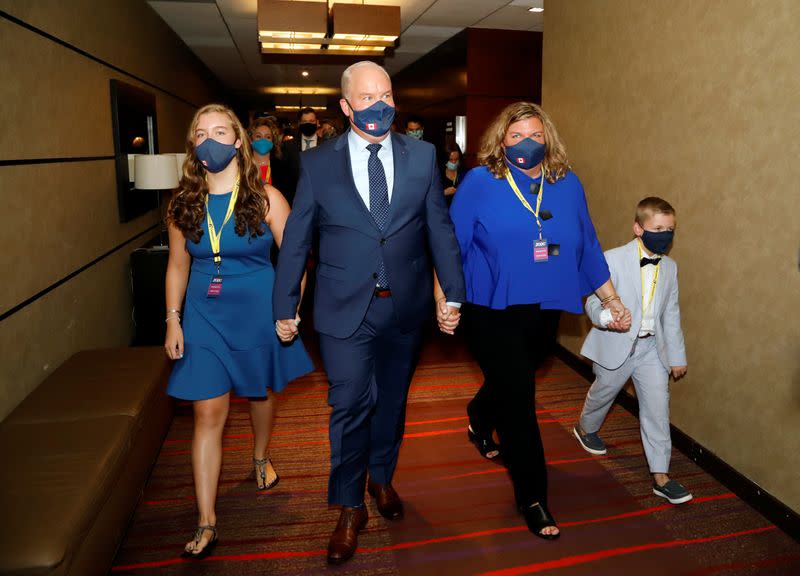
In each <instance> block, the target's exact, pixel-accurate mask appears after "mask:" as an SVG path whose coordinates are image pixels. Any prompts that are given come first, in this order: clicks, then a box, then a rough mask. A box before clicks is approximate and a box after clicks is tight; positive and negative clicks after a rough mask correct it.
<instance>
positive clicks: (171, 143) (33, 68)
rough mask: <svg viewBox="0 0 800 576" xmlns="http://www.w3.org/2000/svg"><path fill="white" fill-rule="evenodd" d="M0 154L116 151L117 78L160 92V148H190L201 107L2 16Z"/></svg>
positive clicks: (31, 155)
mask: <svg viewBox="0 0 800 576" xmlns="http://www.w3.org/2000/svg"><path fill="white" fill-rule="evenodd" d="M0 54H3V60H4V61H5V62H7V66H8V70H9V74H8V76H7V77H6V81H4V82H2V83H0V99H2V102H3V103H4V106H3V107H2V111H0V116H2V120H3V123H4V124H5V125H6V126H8V129H7V130H3V131H0V158H2V159H29V158H68V157H80V156H113V154H114V141H113V129H112V126H111V92H110V90H111V89H110V84H109V81H110V80H111V79H112V78H115V79H117V80H120V81H122V82H126V83H128V84H131V85H133V86H138V87H139V88H142V89H143V90H146V91H148V92H151V93H153V94H154V95H155V96H156V118H157V123H158V139H159V150H160V151H162V152H177V151H179V150H180V151H183V149H184V147H185V145H184V140H185V138H186V129H187V126H188V124H189V121H190V120H191V118H192V114H194V108H193V107H192V106H190V105H188V104H186V103H185V102H182V101H180V100H177V99H176V98H174V97H172V96H170V95H168V94H165V93H163V92H161V91H159V90H156V89H154V88H152V87H150V86H147V85H145V84H142V83H140V82H137V81H136V80H133V79H132V78H129V77H127V76H125V75H122V74H117V73H115V72H114V71H113V70H111V69H110V68H108V67H106V66H103V65H102V64H98V63H96V62H93V61H91V60H89V59H87V58H85V57H83V56H81V55H80V54H77V53H75V52H72V51H70V50H66V49H65V48H63V47H61V46H59V45H58V44H56V43H55V42H52V41H50V40H48V39H46V38H43V37H41V36H39V35H38V34H35V33H33V32H30V31H28V30H26V29H24V28H21V27H19V26H17V25H15V24H12V23H10V22H8V21H6V20H0Z"/></svg>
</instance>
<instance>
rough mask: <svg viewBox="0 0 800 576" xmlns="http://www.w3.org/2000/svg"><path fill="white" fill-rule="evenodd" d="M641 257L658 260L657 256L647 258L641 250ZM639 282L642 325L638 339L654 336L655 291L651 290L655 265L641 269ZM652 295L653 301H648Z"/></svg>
mask: <svg viewBox="0 0 800 576" xmlns="http://www.w3.org/2000/svg"><path fill="white" fill-rule="evenodd" d="M642 256H643V257H645V258H658V257H659V256H658V254H653V255H652V256H648V255H647V254H646V253H645V252H644V250H642ZM641 274H642V278H641V282H642V325H641V326H640V327H639V337H640V338H641V337H642V336H649V335H651V334H655V324H656V317H655V299H656V297H655V290H654V288H653V280H654V279H655V276H656V265H655V264H648V265H647V266H642V267H641ZM651 292H652V294H653V299H652V300H650V293H651ZM645 306H646V308H645Z"/></svg>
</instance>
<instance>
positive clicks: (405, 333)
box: [273, 62, 466, 564]
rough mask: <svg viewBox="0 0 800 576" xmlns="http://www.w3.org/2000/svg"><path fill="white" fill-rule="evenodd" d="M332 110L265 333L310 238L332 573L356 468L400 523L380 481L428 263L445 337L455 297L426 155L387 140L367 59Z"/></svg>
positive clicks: (284, 323)
mask: <svg viewBox="0 0 800 576" xmlns="http://www.w3.org/2000/svg"><path fill="white" fill-rule="evenodd" d="M339 104H340V106H341V108H342V112H344V114H345V115H347V116H348V117H349V119H350V130H349V131H348V132H346V133H345V134H343V135H341V136H339V137H338V138H336V139H334V140H331V141H329V142H326V143H325V144H323V145H322V146H319V147H317V148H313V149H311V150H309V151H308V152H306V153H304V154H303V156H302V158H301V168H300V179H299V182H298V185H297V193H296V195H295V200H294V206H293V210H292V213H291V215H290V216H289V219H288V221H287V223H286V229H285V231H284V234H283V243H282V244H281V250H280V256H279V259H278V267H277V272H276V278H275V288H274V293H273V311H274V315H275V318H277V319H278V321H277V322H276V332H277V333H278V336H279V337H280V338H281V339H282V340H284V341H288V340H291V339H292V338H293V337H294V336H295V335H296V334H297V325H296V321H299V319H297V317H296V313H297V306H298V301H299V298H300V279H301V277H302V275H303V271H304V268H305V263H306V257H307V253H308V250H309V248H310V246H311V242H312V237H313V234H314V231H315V230H317V231H318V232H319V264H318V267H317V280H316V289H315V297H314V326H315V328H316V330H317V331H318V332H319V333H320V352H321V354H322V361H323V363H324V365H325V369H326V371H327V374H328V380H329V389H328V403H329V404H330V405H331V407H332V409H333V410H332V412H331V417H330V443H331V472H330V480H329V485H328V501H329V503H330V504H332V505H340V506H341V507H342V511H341V514H340V516H339V522H338V524H337V526H336V529H335V530H334V532H333V534H332V536H331V540H330V543H329V545H328V562H330V563H332V564H340V563H342V562H345V561H346V560H348V559H349V558H350V557H351V556H352V555H353V553H354V552H355V550H356V547H357V539H358V532H359V531H360V530H361V529H362V528H363V527H364V526H365V525H366V523H367V511H366V508H365V506H364V485H365V483H366V476H367V471H369V483H368V490H369V493H370V495H371V496H372V498H373V499H374V500H375V502H376V504H377V507H378V511H379V512H380V513H381V515H383V516H384V517H386V518H389V519H397V518H400V517H401V516H402V514H403V505H402V501H401V500H400V497H399V496H398V495H397V492H396V491H395V490H394V488H393V487H392V484H391V481H392V476H393V474H394V470H395V466H396V464H397V455H398V451H399V448H400V442H401V440H402V437H403V429H404V425H405V407H406V397H407V395H408V386H409V384H410V382H411V377H412V375H413V373H414V367H415V364H416V359H417V354H418V351H419V345H420V341H421V336H422V325H423V323H424V321H425V319H426V318H427V317H428V315H429V314H430V312H431V307H432V304H433V301H432V300H433V299H432V297H431V294H432V291H433V287H434V279H433V270H432V266H431V264H433V267H434V268H435V269H436V274H437V277H438V283H439V284H440V286H441V290H439V287H438V285H437V294H438V295H439V297H438V298H437V305H436V315H437V320H438V321H439V326H440V329H441V330H442V331H444V332H448V333H452V330H453V329H455V327H456V325H457V324H458V319H459V311H458V308H459V306H460V303H461V302H463V301H464V299H465V297H466V295H465V288H464V278H463V274H462V271H461V255H460V253H459V248H458V244H457V242H456V239H455V236H454V233H453V226H452V223H451V222H450V217H449V215H448V213H447V209H446V207H445V202H444V195H443V193H442V187H441V180H440V177H439V172H438V169H437V167H436V152H435V149H434V147H433V146H432V145H431V144H429V143H426V142H421V141H419V140H414V139H412V138H409V137H407V136H405V135H400V134H397V133H390V131H389V128H390V126H391V124H392V120H393V119H394V100H393V97H392V84H391V79H390V78H389V75H388V74H387V73H386V71H385V70H384V69H383V68H382V67H380V66H378V65H377V64H375V63H373V62H359V63H357V64H354V65H352V66H350V67H349V68H348V69H347V70H345V72H344V74H342V99H341V100H340V101H339ZM431 261H432V262H431Z"/></svg>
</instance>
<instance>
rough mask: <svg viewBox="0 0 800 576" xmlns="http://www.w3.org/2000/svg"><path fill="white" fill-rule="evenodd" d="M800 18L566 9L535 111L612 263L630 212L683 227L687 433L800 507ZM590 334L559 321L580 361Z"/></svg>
mask: <svg viewBox="0 0 800 576" xmlns="http://www.w3.org/2000/svg"><path fill="white" fill-rule="evenodd" d="M797 22H800V3H798V2H795V1H793V0H773V1H771V2H767V3H762V2H752V1H746V0H730V1H727V2H693V1H689V0H679V1H677V2H676V1H670V2H667V1H666V0H658V1H653V2H640V1H639V0H616V1H613V2H602V3H599V2H597V3H593V2H581V1H577V0H571V1H570V0H562V1H560V2H551V3H548V6H547V22H546V23H547V33H546V34H545V37H544V66H543V67H544V78H543V104H544V107H545V109H546V110H548V111H549V112H550V113H551V114H552V116H553V118H554V120H555V122H556V125H557V126H558V128H559V131H560V133H561V135H562V137H563V138H564V140H565V141H566V144H567V148H568V150H569V153H570V158H571V161H572V164H573V167H574V168H575V170H576V172H577V173H578V175H579V176H580V177H581V179H582V180H583V182H584V185H585V187H586V193H587V197H588V200H589V206H590V210H591V213H592V216H593V219H594V222H595V225H596V227H597V230H598V234H599V236H600V240H601V243H602V244H603V246H604V248H612V247H614V246H617V245H619V244H622V243H624V242H626V241H627V240H628V239H629V238H630V237H631V234H632V233H631V222H632V215H633V210H634V206H635V204H636V202H637V201H638V200H639V199H640V198H642V197H643V196H646V195H659V196H662V197H665V198H666V199H668V200H669V201H670V202H672V203H673V204H674V205H675V207H676V209H677V212H678V229H677V235H676V240H675V247H674V249H673V251H672V253H671V255H672V256H673V257H674V258H675V259H676V260H677V261H678V264H679V271H680V272H679V274H680V286H681V311H682V315H683V328H684V332H685V335H686V343H687V353H688V357H689V375H688V376H687V377H686V378H685V379H684V380H681V381H680V382H678V383H675V384H673V385H672V389H671V390H672V391H671V394H672V420H673V423H674V424H676V425H677V426H678V427H679V428H681V429H682V430H684V431H685V432H687V433H688V434H689V435H690V436H692V437H693V438H695V439H696V440H697V441H699V442H700V443H702V444H703V445H705V446H706V447H707V448H708V449H710V450H712V451H713V452H715V453H716V454H718V455H719V456H720V457H722V458H723V459H724V460H726V461H727V462H728V463H729V464H731V465H732V466H734V467H735V468H736V469H738V470H739V471H741V472H742V473H744V474H745V475H747V476H748V477H749V478H751V479H752V480H754V481H755V482H757V483H758V484H760V485H761V486H763V487H764V488H765V489H767V490H769V491H770V492H772V493H773V494H775V495H776V496H777V497H778V498H780V499H781V500H783V501H784V502H785V503H787V504H788V505H789V506H791V507H792V508H794V509H795V510H800V487H799V486H798V484H797V471H798V470H800V441H798V440H797V439H798V438H800V312H798V302H800V274H798V240H800V219H798V217H797V214H798V209H799V208H800V187H798V181H800V163H798V162H797V158H800V107H798V106H797V94H800V75H799V74H797V62H798V61H800V35H798V34H797V32H796V23H797ZM586 329H587V324H586V322H585V320H584V319H580V318H565V319H564V321H563V322H562V330H563V332H564V333H563V334H562V336H561V341H562V342H563V343H564V344H565V345H566V346H567V347H569V348H570V349H571V350H573V351H575V352H577V351H578V350H579V348H580V344H581V342H582V336H583V334H585V331H586Z"/></svg>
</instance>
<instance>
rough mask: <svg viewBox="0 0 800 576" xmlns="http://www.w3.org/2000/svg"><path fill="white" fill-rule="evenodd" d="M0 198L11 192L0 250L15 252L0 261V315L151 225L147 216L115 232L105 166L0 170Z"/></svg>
mask: <svg viewBox="0 0 800 576" xmlns="http://www.w3.org/2000/svg"><path fill="white" fill-rule="evenodd" d="M0 190H7V191H13V193H11V194H8V195H7V197H6V200H5V202H6V205H5V211H4V214H5V215H6V218H5V222H6V224H5V225H4V226H0V246H14V247H16V249H14V250H11V251H10V253H8V254H6V255H5V260H6V262H7V268H6V269H7V270H13V271H14V274H13V281H12V282H9V283H6V287H5V288H6V289H5V290H2V291H0V311H5V310H8V309H9V308H12V307H13V306H16V305H17V304H19V303H20V302H22V301H23V300H25V299H26V298H28V297H30V296H31V295H33V294H36V293H37V292H39V291H40V290H42V289H44V288H46V287H48V286H50V285H51V284H52V283H54V282H56V281H58V280H59V279H61V278H63V277H64V276H66V275H68V274H70V273H71V272H73V271H75V270H77V269H78V268H80V267H81V266H84V265H85V264H86V263H88V262H91V261H92V260H94V259H95V258H97V257H98V256H100V255H101V254H104V253H105V252H107V251H108V250H111V249H112V248H114V247H115V246H118V245H119V244H121V243H122V242H125V241H127V240H128V239H129V238H131V237H133V236H134V235H136V234H138V233H139V232H142V231H143V230H146V229H147V228H149V227H151V226H152V225H153V224H155V223H156V222H157V213H156V211H152V212H150V213H148V214H144V215H142V216H140V217H138V218H136V219H135V220H132V221H130V222H127V223H125V224H120V222H119V211H118V208H117V189H116V180H115V175H114V162H113V160H102V161H96V162H68V163H63V164H39V165H18V166H4V167H0ZM154 234H157V231H154V232H153V235H154ZM146 239H147V238H142V241H144V240H146Z"/></svg>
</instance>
